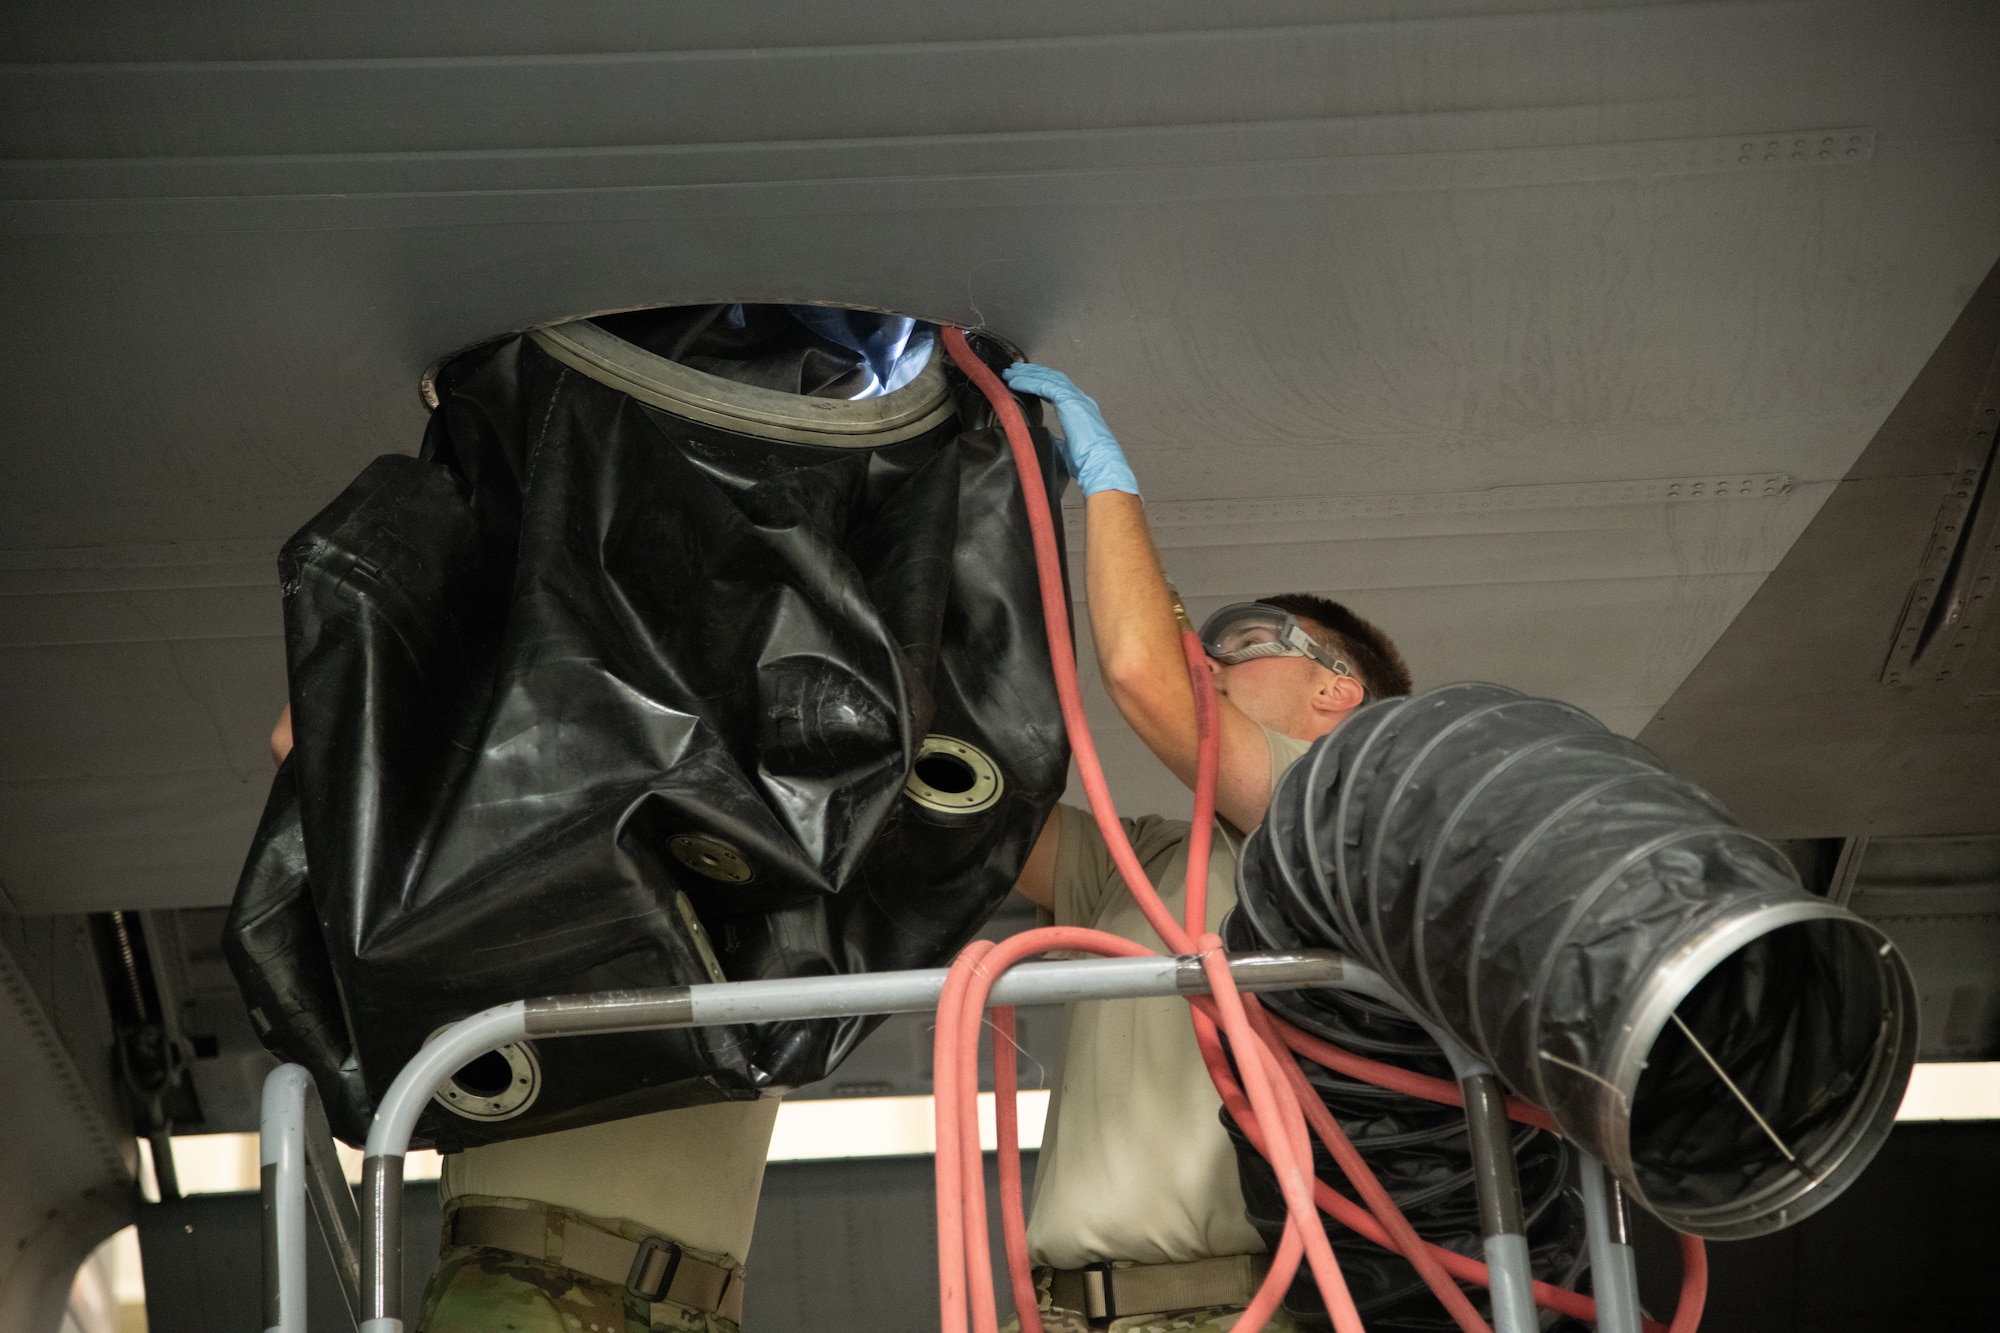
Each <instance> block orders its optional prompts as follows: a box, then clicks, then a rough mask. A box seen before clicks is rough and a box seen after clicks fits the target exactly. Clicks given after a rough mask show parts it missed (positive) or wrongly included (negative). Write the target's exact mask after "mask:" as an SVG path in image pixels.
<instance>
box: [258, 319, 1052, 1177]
mask: <svg viewBox="0 0 2000 1333" xmlns="http://www.w3.org/2000/svg"><path fill="white" fill-rule="evenodd" d="M760 336H762V335H761V334H760ZM774 336H775V335H774ZM816 346H817V345H816V344H815V347H816ZM766 350H768V349H765V348H764V347H763V344H759V351H760V354H762V353H763V352H764V351H766ZM814 354H815V355H820V352H819V351H815V353H814ZM936 360H937V362H938V363H939V364H935V365H929V366H926V367H925V369H924V370H923V372H922V373H921V374H919V375H917V376H916V377H915V378H914V379H913V380H912V381H911V382H910V383H909V384H908V385H907V386H905V387H901V388H898V389H896V390H895V391H894V392H891V393H887V394H883V395H878V396H875V397H871V398H868V399H866V400H863V401H860V402H852V403H850V402H845V401H841V400H840V399H838V398H829V397H825V396H818V397H814V396H803V395H800V394H798V393H785V392H780V391H778V390H776V389H773V388H771V387H769V386H768V385H763V384H759V383H756V382H751V381H750V380H743V381H741V382H739V381H734V380H730V379H727V378H724V377H721V376H717V375H713V374H708V373H705V372H704V371H702V370H700V369H698V368H694V367H691V366H689V365H684V364H680V363H677V362H674V361H672V360H671V359H670V358H668V357H665V356H662V355H660V354H659V353H658V352H656V351H653V350H648V348H646V347H641V346H638V345H636V344H634V343H631V342H627V341H625V340H623V339H620V338H619V337H617V336H616V335H614V334H613V333H612V332H610V331H608V330H606V329H605V328H603V327H601V326H599V325H589V324H578V325H566V326H562V327H560V328H556V329H551V330H540V331H537V332H535V333H533V334H527V335H522V336H518V337H510V338H506V339H503V340H500V341H498V342H495V343H491V344H487V345H485V346H482V347H480V348H476V349H474V350H472V351H470V352H467V353H465V354H463V355H461V356H459V357H457V358H455V359H454V360H452V361H451V362H449V363H447V364H446V365H445V366H444V367H443V369H442V370H441V371H440V372H439V374H438V375H437V377H436V381H435V388H436V397H437V402H438V405H437V407H436V409H435V410H434V412H433V414H432V417H431V421H430V427H429V431H428V433H427V435H426V437H425V440H424V445H423V451H422V453H421V454H420V455H418V456H416V457H409V456H403V455H391V456H388V457H384V458H380V459H378V460H376V461H375V462H374V463H373V464H371V465H370V466H369V467H368V468H367V469H366V470H365V471H364V472H363V473H362V474H361V475H360V476H359V477H358V478H356V479H355V481H354V482H353V483H352V484H351V485H350V486H349V487H348V488H347V490H346V491H345V492H343V493H342V494H341V495H340V496H339V497H337V498H336V499H335V500H334V501H333V502H332V503H331V504H330V505H328V506H327V508H326V509H325V510H323V511H322V512H321V513H320V514H319V515H318V516H317V517H315V518H314V519H313V520H312V521H311V522H310V523H308V524H307V525H306V526H305V527H304V528H303V529H302V530H301V531H300V532H299V533H298V534H297V535H296V536H295V537H294V538H292V540H291V541H290V542H288V543H287V544H286V546H285V547H284V550H283V552H282V554H281V556H280V571H281V576H282V580H283V590H284V598H285V632H286V648H287V654H288V662H289V672H290V691H291V700H292V711H293V733H294V736H295V738H296V745H295V749H294V750H293V752H292V754H291V757H290V758H289V759H288V760H287V762H286V764H285V766H284V768H283V770H282V771H281V772H280V774H279V777H278V780H277V782H276V783H275V784H274V786H273V789H272V797H271V801H270V804H269V806H268V808H267V811H266V815H265V819H264V821H263V824H262V825H261V826H260V828H259V830H258V832H257V835H256V840H255V844H254V846H253V847H252V849H251V854H250V857H249V859H248V863H247V865H246V867H245V871H244V876H243V879H242V881H241V884H240V886H239V888H238V891H237V898H236V903H235V907H234V910H233V916H232V923H231V932H230V941H229V943H230V953H231V958H232V962H233V964H234V966H235V968H236V971H237V974H238V977H239V980H240V981H241V983H242V985H243V989H244V992H245V994H246V997H247V998H248V1000H249V1002H250V1004H251V1007H252V1009H253V1013H254V1016H255V1017H256V1019H257V1022H258V1026H259V1028H260V1031H262V1032H263V1033H264V1036H265V1040H266V1043H267V1045H269V1046H270V1048H271V1049H272V1050H273V1051H274V1052H275V1053H277V1054H278V1055H279V1056H281V1057H282V1058H285V1059H291V1060H298V1061H299V1062H301V1063H303V1064H305V1065H306V1066H307V1067H308V1068H310V1069H311V1070H312V1071H313V1073H314V1074H315V1076H316V1078H317V1080H318V1083H319V1087H320V1090H321V1092H322V1095H323V1096H324V1097H325V1099H326V1102H327V1108H328V1112H329V1115H330V1117H331V1119H332V1120H333V1123H334V1125H335V1128H336V1130H337V1131H338V1132H339V1133H341V1134H342V1136H343V1137H346V1138H348V1139H349V1140H351V1141H358V1140H359V1138H360V1137H361V1136H362V1135H363V1134H364V1133H365V1130H366V1127H367V1124H368V1119H369V1116H370V1114H371V1113H372V1110H373V1105H374V1100H375V1099H376V1098H378V1097H379V1096H381V1094H382V1093H383V1092H384V1091H385V1090H386V1089H387V1087H388V1084H389V1082H390V1080H391V1079H393V1078H394V1076H395V1075H396V1073H397V1071H398V1070H399V1069H400V1068H401V1067H402V1065H403V1064H404V1062H405V1061H407V1060H408V1059H409V1058H410V1056H411V1055H413V1054H414V1053H415V1052H416V1051H417V1050H418V1049H419V1047H420V1046H421V1045H422V1043H423V1042H424V1041H425V1040H426V1039H427V1038H429V1037H430V1035H431V1034H432V1033H434V1032H435V1031H436V1030H437V1029H439V1028H440V1027H442V1026H443V1025H445V1024H447V1023H450V1022H452V1021H454V1020H456V1019H459V1018H463V1017H465V1016H466V1015H468V1014H471V1013H473V1012H476V1011H477V1010H479V1009H481V1008H484V1007H486V1006H489V1005H492V1004H497V1003H502V1002H505V1001H509V1000H515V999H524V998H530V997H534V996H541V995H552V994H564V993H569V992H576V991H590V990H609V989H623V988H643V987H658V986H673V985H685V984H691V983H698V982H708V981H716V980H725V979H727V980H749V979H757V978H767V977H786V976H808V975H825V974H837V973H847V972H859V971H864V970H882V969H898V968H914V967H929V966H935V965H938V964H940V963H942V962H943V961H945V960H946V959H947V958H949V957H950V956H951V955H952V954H953V953H954V952H955V951H956V950H957V949H958V948H959V947H960V946H961V945H963V944H964V943H965V942H966V941H967V940H969V939H971V938H972V936H973V935H974V934H975V933H976V932H977V931H978V929H979V927H980V926H981V925H982V924H983V923H984V921H985V920H986V918H987V917H988V915H989V914H990V913H991V911H992V909H993V908H994V907H995V906H996V905H997V904H998V903H999V902H1000V900H1001V899H1002V898H1003V897H1004V896H1005V895H1006V894H1007V892H1008V891H1009V889H1010V887H1011V886H1012V884H1013V882H1014V879H1015V877H1016V875H1017V874H1018V872H1019V869H1020V866H1021V865H1022V863H1023V862H1024V860H1025V859H1026V857H1027V854H1028V851H1029V849H1030V848H1031V847H1032V845H1033V843H1034V840H1035V837H1036V836H1037V834H1038V833H1039V831H1040V829H1041V826H1042V823H1043V821H1044V819H1045V818H1046V816H1047V814H1048V812H1049V810H1050V808H1051V807H1052V806H1053V805H1054V803H1055V801H1056V799H1057V798H1058V797H1059V796H1060V795H1061V793H1062V790H1063V786H1064V782H1065V777H1066V772H1067V766H1068V748H1067V744H1066V742H1065V739H1064V736H1063V730H1062V722H1061V716H1060V711H1059V708H1058V705H1057V699H1056V693H1055V685H1054V681H1053V678H1052V676H1051V672H1050V669H1049V649H1048V643H1047V639H1046V636H1045V634H1044V631H1043V626H1042V620H1041V608H1040V600H1039V593H1038V590H1037V584H1036V576H1035V567H1034V558H1033V553H1032V545H1031V540H1030V533H1029V528H1028V520H1027V513H1026V508H1025V505H1024V503H1023V500H1022V496H1021V490H1020V487H1021V484H1022V483H1021V478H1020V477H1019V476H1018V475H1017V473H1016V470H1015V467H1014V463H1013V460H1012V458H1011V456H1010V454H1009V451H1008V448H1007V445H1006V442H1005V440H1004V438H1003V437H1002V435H1001V433H1000V431H999V430H998V429H997V428H995V426H994V425H993V423H992V421H991V419H990V410H989V408H988V407H987V405H986V404H985V401H984V400H983V398H981V396H980V395H979V394H978V393H977V392H976V391H971V390H969V389H968V388H967V386H966V385H965V384H964V383H963V382H962V381H961V380H960V379H959V378H958V377H957V374H956V372H955V371H953V370H951V369H950V368H948V367H946V366H944V365H943V364H941V363H942V360H943V358H941V357H939V358H936ZM1028 407H1029V410H1030V411H1031V413H1032V412H1033V405H1032V404H1029V405H1028ZM1031 419H1037V420H1038V417H1031ZM1037 445H1038V449H1039V452H1040V457H1041V459H1042V462H1043V473H1042V475H1040V476H1034V477H1030V478H1028V484H1030V485H1034V486H1040V487H1043V488H1044V489H1045V490H1046V491H1047V493H1048V494H1049V496H1050V498H1051V500H1052V501H1053V500H1054V499H1055V498H1056V496H1057V495H1058V494H1059V492H1060V488H1061V486H1062V484H1063V480H1064V478H1063V476H1062V473H1061V470H1060V465H1059V464H1058V463H1056V462H1055V461H1054V457H1053V454H1052V453H1051V450H1050V447H1049V442H1048V440H1047V437H1046V436H1045V435H1042V434H1041V433H1040V432H1039V431H1037ZM1059 535H1060V534H1059ZM927 742H929V743H930V744H931V748H932V749H933V750H935V749H938V748H939V747H940V746H945V748H949V747H950V746H958V747H961V748H960V749H958V750H953V751H952V753H954V754H959V753H963V754H966V755H976V756H977V757H978V758H979V759H980V760H981V761H983V762H984V763H985V764H986V765H987V768H986V769H982V770H981V774H982V779H981V781H982V784H983V785H981V786H979V788H978V794H979V799H978V800H976V801H975V800H971V799H969V798H966V799H963V800H962V801H961V805H962V807H963V808H958V807H952V806H947V807H946V808H939V806H938V803H937V802H935V801H932V802H928V803H927V802H925V801H921V800H918V799H915V798H914V797H913V796H912V794H911V790H910V787H909V784H910V780H911V775H912V770H913V767H914V766H915V765H916V763H917V761H918V759H919V756H920V755H921V754H923V753H926V751H925V746H926V744H927ZM922 790H924V791H928V790H929V788H928V787H924V788H922ZM967 790H971V788H970V787H968V789H967ZM869 1026H870V1022H869V1021H868V1020H865V1019H844V1020H821V1021H812V1022H796V1023H776V1024H769V1025H764V1026H759V1027H752V1028H742V1029H733V1028H731V1029H713V1030H701V1031H676V1032H651V1033H626V1034H616V1035H603V1036H584V1037H575V1038H564V1039H561V1040H547V1041H540V1042H537V1043H534V1044H533V1050H532V1051H531V1052H529V1053H528V1054H529V1055H531V1056H532V1062H533V1067H534V1070H535V1072H536V1073H537V1075H538V1078H539V1082H538V1084H537V1085H536V1086H535V1087H534V1089H532V1095H528V1094H527V1093H525V1092H523V1091H522V1090H519V1089H516V1090H513V1091H510V1092H495V1093H493V1094H492V1095H490V1096H488V1095H487V1094H484V1093H477V1092H476V1091H475V1092H464V1093H463V1095H462V1096H461V1097H460V1099H459V1100H460V1102H461V1103H463V1105H462V1106H460V1107H458V1108H456V1109H454V1108H453V1107H451V1106H447V1105H445V1104H443V1103H434V1104H433V1105H432V1106H431V1107H430V1108H429V1109H428V1110H427V1111H426V1114H425V1116H424V1118H423V1120H422V1122H421V1124H420V1125H419V1129H418V1134H419V1137H420V1138H421V1139H423V1140H424V1141H427V1142H429V1143H431V1144H434V1145H436V1146H440V1147H445V1148H451V1147H458V1146H464V1145H468V1144H476V1143H484V1142H491V1141H495V1140H499V1139H505V1138H512V1137H516V1136H520V1135H525V1134H533V1133H541V1132H544V1131H548V1130H555V1129H564V1128H571V1127H575V1126H578V1125H583V1124H588V1123H592V1122H594V1121H598V1120H603V1119H608V1118H613V1117H618V1116H625V1115H633V1114H639V1113H642V1112H647V1111H656V1110H665V1109H669V1108H672V1107H676V1106H684V1105H690V1104H695V1103H700V1102H707V1101H716V1100H723V1099H740V1098H749V1097H755V1096H757V1095H759V1094H760V1093H761V1092H762V1091H764V1090H765V1089H769V1088H773V1087H784V1086H796V1085H799V1084H804V1083H810V1082H813V1081H815V1080H817V1079H820V1078H823V1077H824V1076H825V1075H826V1074H827V1073H828V1072H830V1071H831V1070H832V1069H833V1068H834V1067H835V1066H836V1065H838V1064H839V1063H840V1061H841V1059H842V1058H843V1057H844V1056H845V1055H846V1054H847V1052H848V1051H850V1050H851V1049H852V1048H853V1047H854V1045H855V1044H856V1043H857V1042H858V1041H859V1040H860V1038H861V1037H862V1036H863V1035H864V1034H865V1033H866V1031H867V1030H868V1028H869ZM525 1058H526V1057H525V1056H524V1059H525ZM524 1077H525V1075H524ZM461 1082H464V1080H461ZM475 1085H477V1086H482V1087H483V1086H484V1084H480V1083H479V1081H478V1080H477V1079H473V1080H472V1082H470V1083H466V1085H465V1086H466V1087H468V1088H471V1087H474V1086H475ZM474 1103H477V1104H476V1105H475V1104H474ZM474 1112H477V1113H478V1114H474Z"/></svg>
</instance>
